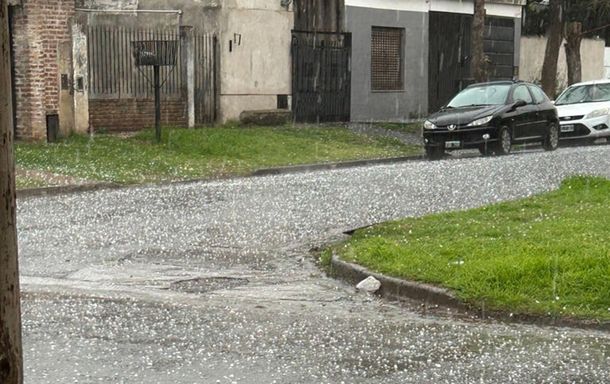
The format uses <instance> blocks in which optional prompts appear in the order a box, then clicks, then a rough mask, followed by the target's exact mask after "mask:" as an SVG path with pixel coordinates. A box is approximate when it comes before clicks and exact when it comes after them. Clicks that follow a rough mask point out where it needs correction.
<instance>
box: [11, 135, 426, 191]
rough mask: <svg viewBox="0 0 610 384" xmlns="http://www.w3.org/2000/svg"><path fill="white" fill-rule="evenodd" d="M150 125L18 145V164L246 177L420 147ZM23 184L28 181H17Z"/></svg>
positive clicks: (70, 172) (111, 176) (76, 171)
mask: <svg viewBox="0 0 610 384" xmlns="http://www.w3.org/2000/svg"><path fill="white" fill-rule="evenodd" d="M153 137H154V132H153V131H152V130H147V131H143V132H140V133H138V134H136V135H134V136H132V137H117V136H116V135H108V134H98V135H95V136H85V135H73V136H70V137H68V138H66V139H64V140H62V141H61V142H59V143H56V144H46V143H24V142H21V143H17V144H16V146H15V152H16V163H17V165H18V166H19V167H21V168H23V169H31V170H37V171H43V172H49V173H53V174H60V175H66V176H71V177H77V178H80V179H86V180H98V181H108V182H115V183H122V184H133V183H145V182H158V181H175V180H188V179H196V178H207V177H220V176H227V175H244V174H247V173H249V172H252V171H254V170H256V169H260V168H266V167H276V166H286V165H297V164H311V163H324V162H334V161H347V160H359V159H372V158H387V157H396V156H408V155H413V154H418V153H420V151H421V149H420V148H419V147H417V146H406V145H404V144H402V143H400V142H399V141H397V140H393V139H387V138H373V137H369V136H364V135H357V134H354V133H352V132H350V131H349V130H347V129H346V128H342V127H337V128H328V127H312V126H295V127H292V126H290V127H273V128H270V127H249V128H243V127H233V126H225V127H210V128H201V129H190V130H188V129H171V128H165V129H163V136H162V142H161V143H160V144H154V143H153ZM20 185H27V183H22V184H20Z"/></svg>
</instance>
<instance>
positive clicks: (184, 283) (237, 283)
mask: <svg viewBox="0 0 610 384" xmlns="http://www.w3.org/2000/svg"><path fill="white" fill-rule="evenodd" d="M248 283H249V281H248V279H242V278H239V277H201V278H196V279H189V280H181V281H175V282H173V283H171V284H170V289H171V290H173V291H178V292H185V293H206V292H211V291H218V290H220V289H231V288H237V287H241V286H242V285H246V284H248Z"/></svg>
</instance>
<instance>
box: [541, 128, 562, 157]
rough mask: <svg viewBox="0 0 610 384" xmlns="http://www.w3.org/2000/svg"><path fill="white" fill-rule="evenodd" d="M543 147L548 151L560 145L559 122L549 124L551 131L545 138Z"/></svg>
mask: <svg viewBox="0 0 610 384" xmlns="http://www.w3.org/2000/svg"><path fill="white" fill-rule="evenodd" d="M542 147H543V148H544V149H545V150H546V151H554V150H556V149H557V147H559V126H558V125H557V123H551V125H549V131H548V132H547V134H546V137H545V138H544V142H543V143H542Z"/></svg>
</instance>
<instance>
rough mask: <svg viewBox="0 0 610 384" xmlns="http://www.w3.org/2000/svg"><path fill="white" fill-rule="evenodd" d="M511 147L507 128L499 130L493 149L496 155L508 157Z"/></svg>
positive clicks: (511, 143)
mask: <svg viewBox="0 0 610 384" xmlns="http://www.w3.org/2000/svg"><path fill="white" fill-rule="evenodd" d="M512 145H513V142H512V138H511V136H510V130H509V129H508V127H502V128H500V132H499V133H498V141H497V142H496V148H495V152H496V155H508V154H509V153H510V149H511V147H512Z"/></svg>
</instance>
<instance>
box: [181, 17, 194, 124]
mask: <svg viewBox="0 0 610 384" xmlns="http://www.w3.org/2000/svg"><path fill="white" fill-rule="evenodd" d="M193 35H194V33H193V27H191V26H182V27H180V48H181V57H180V60H181V64H182V71H183V75H182V79H183V87H185V92H184V93H185V96H186V113H187V126H188V127H189V128H193V127H194V126H195V49H194V48H195V47H194V46H193Z"/></svg>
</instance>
